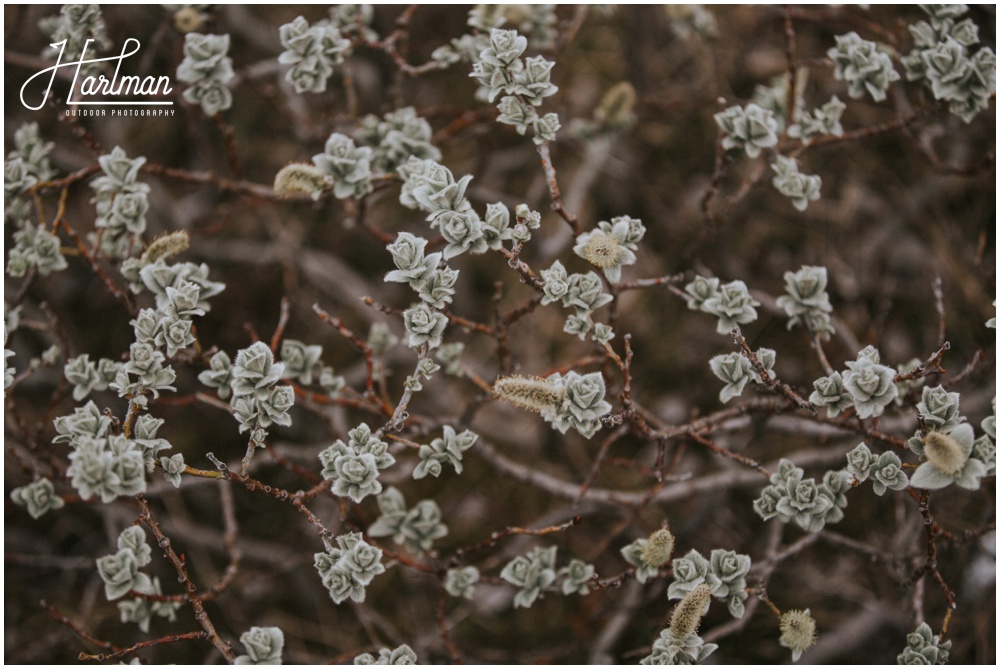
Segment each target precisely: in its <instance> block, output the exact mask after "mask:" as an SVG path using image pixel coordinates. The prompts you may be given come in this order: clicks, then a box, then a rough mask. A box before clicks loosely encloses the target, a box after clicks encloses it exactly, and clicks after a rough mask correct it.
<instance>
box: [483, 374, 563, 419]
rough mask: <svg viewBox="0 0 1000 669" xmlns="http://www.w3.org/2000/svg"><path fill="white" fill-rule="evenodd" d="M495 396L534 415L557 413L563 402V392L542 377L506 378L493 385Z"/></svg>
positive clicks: (515, 376)
mask: <svg viewBox="0 0 1000 669" xmlns="http://www.w3.org/2000/svg"><path fill="white" fill-rule="evenodd" d="M493 394H494V395H496V396H497V397H498V398H500V399H502V400H504V401H506V402H510V403H511V404H513V405H514V406H516V407H520V408H522V409H525V410H526V411H533V412H534V413H545V412H549V411H557V410H558V409H559V405H560V404H562V401H563V393H562V390H561V389H559V388H557V387H556V385H555V384H554V383H552V382H551V381H549V380H548V379H544V378H542V377H540V376H521V375H513V376H504V377H502V378H499V379H497V380H496V381H495V382H494V383H493Z"/></svg>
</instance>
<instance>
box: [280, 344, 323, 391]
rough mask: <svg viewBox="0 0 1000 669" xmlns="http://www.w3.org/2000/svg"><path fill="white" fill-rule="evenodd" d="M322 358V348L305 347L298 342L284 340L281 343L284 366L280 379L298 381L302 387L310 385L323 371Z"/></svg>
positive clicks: (315, 346) (316, 346)
mask: <svg viewBox="0 0 1000 669" xmlns="http://www.w3.org/2000/svg"><path fill="white" fill-rule="evenodd" d="M322 357H323V347H322V346H318V345H313V346H306V345H305V344H304V343H302V342H300V341H298V340H295V339H285V340H284V341H282V342H281V362H282V363H284V365H285V371H284V373H283V374H282V375H281V378H283V379H298V380H299V381H300V382H301V383H302V384H303V385H306V386H308V385H310V384H311V383H312V382H313V377H314V376H315V377H317V378H318V377H319V374H320V372H321V371H322V369H323V361H322V360H321V359H320V358H322Z"/></svg>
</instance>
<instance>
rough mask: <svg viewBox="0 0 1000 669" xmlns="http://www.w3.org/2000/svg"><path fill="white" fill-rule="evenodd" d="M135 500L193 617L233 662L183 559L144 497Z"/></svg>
mask: <svg viewBox="0 0 1000 669" xmlns="http://www.w3.org/2000/svg"><path fill="white" fill-rule="evenodd" d="M135 500H136V502H137V503H138V504H139V509H140V510H141V513H140V515H139V518H140V520H142V521H143V522H144V523H145V524H146V525H147V526H148V527H149V529H150V531H151V532H152V533H153V536H154V537H155V538H156V543H157V545H158V546H159V547H160V548H162V549H163V553H164V555H166V557H167V560H168V561H169V562H170V564H172V565H173V567H174V569H175V570H176V571H177V577H178V580H179V581H180V582H181V584H182V585H183V586H184V590H185V594H186V597H187V600H188V602H189V603H190V604H191V608H192V609H193V610H194V619H195V621H196V622H197V623H198V624H199V625H200V626H201V628H202V629H203V630H205V634H206V636H207V638H208V640H209V641H210V642H211V643H212V645H213V646H215V648H216V649H217V650H218V651H219V652H220V653H222V656H223V657H224V658H226V660H227V661H228V662H230V663H231V662H233V661H234V660H235V659H236V654H235V653H233V649H232V648H230V647H229V644H228V643H226V642H225V641H223V640H222V637H220V636H219V633H218V632H216V631H215V626H214V625H213V624H212V621H211V619H210V618H209V617H208V612H207V611H205V607H204V605H203V604H202V603H201V599H200V598H199V597H198V586H196V585H195V584H194V581H192V580H191V577H190V576H188V573H187V567H186V566H185V564H184V561H183V560H182V559H181V558H180V557H178V555H177V553H175V552H174V549H173V547H172V546H171V545H170V538H169V537H168V536H167V535H165V534H164V533H163V530H161V529H160V525H159V523H157V522H156V520H155V519H154V518H153V514H152V512H151V511H150V509H149V503H148V502H146V498H145V497H144V496H143V495H142V494H139V495H136V497H135Z"/></svg>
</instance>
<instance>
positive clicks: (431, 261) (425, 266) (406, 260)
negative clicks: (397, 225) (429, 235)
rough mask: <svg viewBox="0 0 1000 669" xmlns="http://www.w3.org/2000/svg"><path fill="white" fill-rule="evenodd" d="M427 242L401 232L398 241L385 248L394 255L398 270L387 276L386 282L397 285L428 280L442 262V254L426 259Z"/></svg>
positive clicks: (421, 238)
mask: <svg viewBox="0 0 1000 669" xmlns="http://www.w3.org/2000/svg"><path fill="white" fill-rule="evenodd" d="M426 247H427V240H426V239H424V238H423V237H416V236H414V235H411V234H410V233H409V232H400V233H399V234H398V235H396V241H394V242H392V243H391V244H389V245H387V246H386V247H385V248H386V249H387V250H388V251H389V253H390V254H391V255H392V261H393V263H394V264H395V265H396V269H395V270H393V271H391V272H389V273H388V274H386V275H385V281H389V282H396V283H411V284H412V283H415V282H419V281H422V280H423V279H425V278H427V276H428V275H430V273H431V272H432V271H434V268H436V267H437V265H438V263H439V262H440V261H441V254H440V253H432V254H430V255H429V256H427V257H426V258H425V257H424V249H425V248H426Z"/></svg>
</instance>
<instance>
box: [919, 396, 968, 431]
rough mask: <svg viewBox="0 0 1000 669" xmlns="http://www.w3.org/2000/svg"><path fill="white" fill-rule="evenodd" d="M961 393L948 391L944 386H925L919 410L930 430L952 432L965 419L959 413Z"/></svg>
mask: <svg viewBox="0 0 1000 669" xmlns="http://www.w3.org/2000/svg"><path fill="white" fill-rule="evenodd" d="M958 402H959V394H958V393H954V392H948V391H946V390H945V389H944V388H943V387H942V386H936V387H934V388H928V387H924V389H923V394H922V397H921V400H920V401H919V402H918V403H917V412H918V413H919V414H920V416H921V418H922V419H923V421H924V425H926V426H927V429H929V430H938V431H940V432H951V431H952V430H953V429H954V428H956V427H958V426H959V424H960V423H962V422H964V421H965V416H959V415H958Z"/></svg>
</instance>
